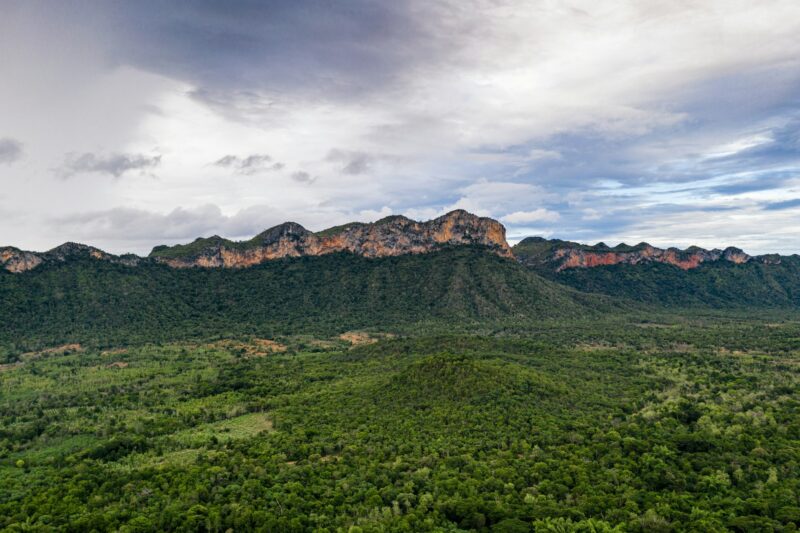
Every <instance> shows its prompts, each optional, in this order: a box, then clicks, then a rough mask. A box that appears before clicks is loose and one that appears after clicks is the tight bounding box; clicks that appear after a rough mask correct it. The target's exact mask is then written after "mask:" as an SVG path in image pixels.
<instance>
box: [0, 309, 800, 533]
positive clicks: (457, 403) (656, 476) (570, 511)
mask: <svg viewBox="0 0 800 533" xmlns="http://www.w3.org/2000/svg"><path fill="white" fill-rule="evenodd" d="M734 333H738V334H734ZM373 337H375V340H377V337H376V336H373ZM383 337H384V338H383V339H382V340H380V341H379V342H375V343H372V344H360V345H355V346H351V345H350V343H348V342H345V341H343V340H340V339H338V338H336V337H334V338H327V339H322V338H313V337H311V336H287V337H282V338H280V339H278V340H279V341H280V342H281V343H282V344H281V345H276V344H273V343H270V342H265V341H259V340H257V339H250V340H243V341H241V342H239V341H219V342H214V343H206V344H187V343H171V344H153V345H146V346H140V347H127V348H120V349H115V350H108V351H105V352H102V351H98V350H91V349H89V350H83V349H81V348H79V347H74V346H73V347H69V348H67V350H71V353H70V352H69V351H62V352H57V351H51V352H45V353H38V354H28V355H26V356H25V357H24V358H23V361H22V362H20V363H18V364H16V365H14V366H12V367H6V368H5V369H4V371H3V372H0V386H1V387H0V390H2V396H0V529H3V528H6V529H8V530H9V531H21V530H40V531H47V530H60V529H69V530H74V531H90V530H112V529H119V530H121V531H156V530H184V531H225V530H226V529H228V528H232V529H234V530H237V531H238V530H244V529H255V528H263V529H266V530H270V531H308V530H317V531H351V532H355V531H433V530H437V531H462V530H467V531H469V530H472V531H584V532H590V531H600V532H602V531H648V532H652V531H723V530H731V531H794V530H795V529H796V526H797V525H798V524H800V501H798V495H799V494H800V446H798V443H800V399H799V398H798V396H797V390H798V385H800V383H798V381H799V380H800V374H798V369H800V352H798V350H799V349H800V322H798V321H797V320H783V321H775V322H757V321H752V320H750V321H742V320H738V319H725V318H716V319H713V320H711V319H710V318H708V317H707V318H697V319H693V320H691V321H686V320H683V319H681V320H673V321H669V322H660V323H653V322H639V323H625V322H607V323H602V324H592V323H590V322H576V323H564V324H562V325H561V326H559V327H556V326H553V327H552V328H545V329H541V328H540V329H539V331H538V332H537V333H536V334H535V335H533V334H531V333H527V334H522V335H514V336H508V335H506V336H497V335H495V336H481V337H476V336H467V335H460V336H427V335H414V336H405V337H397V338H391V337H389V338H386V336H383ZM346 338H347V339H350V340H352V341H353V342H356V343H362V342H364V341H366V340H367V337H366V336H365V335H351V336H349V337H346ZM281 350H283V351H281Z"/></svg>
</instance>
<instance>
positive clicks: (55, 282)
mask: <svg viewBox="0 0 800 533" xmlns="http://www.w3.org/2000/svg"><path fill="white" fill-rule="evenodd" d="M0 301H2V302H3V305H2V306H0V344H2V346H4V347H5V350H6V353H7V354H12V353H19V352H20V351H23V350H27V349H31V348H35V347H40V346H46V345H53V344H63V343H68V342H81V343H84V344H87V343H88V344H92V345H97V346H104V345H109V344H114V343H119V342H152V341H156V340H164V339H176V338H208V337H209V336H215V335H216V336H219V335H235V334H260V335H274V334H278V333H286V332H293V333H297V332H313V333H325V334H332V333H335V332H341V331H345V330H348V329H353V328H366V327H379V328H384V329H385V328H389V329H396V328H400V327H403V326H404V325H410V324H415V323H419V322H424V321H440V322H450V323H452V322H454V321H462V322H463V321H469V320H493V319H506V320H519V321H525V320H546V319H550V318H559V317H560V318H565V317H578V316H588V315H591V314H593V313H598V312H601V311H602V310H603V309H607V308H610V307H611V304H610V303H609V301H608V299H607V298H601V297H592V296H585V295H582V294H580V293H578V292H577V291H574V290H572V289H569V288H566V287H563V286H561V285H558V284H556V283H553V282H550V281H547V280H545V279H543V278H541V277H540V276H539V275H537V274H536V273H534V272H532V271H530V270H527V269H525V268H524V267H522V266H520V265H519V264H517V263H516V262H514V261H513V260H510V259H505V258H501V257H498V256H497V255H496V254H493V253H487V252H486V251H485V250H484V249H483V248H480V247H458V248H451V249H446V250H443V251H441V252H437V253H431V254H422V255H404V256H400V257H388V258H378V259H365V258H362V257H357V256H354V255H352V254H347V253H341V254H332V255H328V256H322V257H305V258H296V259H281V260H273V261H267V262H265V263H263V264H260V265H256V266H252V267H250V268H245V269H219V268H212V269H203V268H191V269H174V268H170V267H168V266H165V265H159V264H155V263H152V262H143V263H141V264H139V265H138V266H126V265H124V264H118V263H112V262H108V261H97V260H94V259H91V258H74V259H70V260H67V261H65V262H58V263H48V264H44V265H41V266H39V267H38V268H36V269H33V270H30V271H28V272H23V273H19V274H11V273H8V272H2V271H0ZM7 356H8V355H7Z"/></svg>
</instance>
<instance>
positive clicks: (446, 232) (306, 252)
mask: <svg viewBox="0 0 800 533" xmlns="http://www.w3.org/2000/svg"><path fill="white" fill-rule="evenodd" d="M505 234H506V231H505V228H504V227H503V225H502V224H500V223H499V222H498V221H496V220H493V219H491V218H486V217H478V216H475V215H473V214H470V213H468V212H466V211H464V210H455V211H451V212H449V213H447V214H445V215H443V216H441V217H439V218H436V219H434V220H430V221H427V222H417V221H414V220H411V219H409V218H407V217H404V216H400V215H394V216H389V217H386V218H383V219H381V220H378V221H377V222H373V223H361V222H351V223H349V224H344V225H342V226H336V227H333V228H329V229H326V230H324V231H320V232H311V231H309V230H307V229H305V228H304V227H303V226H301V225H300V224H297V223H295V222H285V223H283V224H280V225H278V226H275V227H273V228H270V229H267V230H265V231H263V232H262V233H259V234H258V235H256V236H255V237H253V238H252V239H249V240H246V241H232V240H229V239H225V238H223V237H220V236H217V235H215V236H213V237H208V238H197V239H196V240H195V241H193V242H191V243H188V244H179V245H175V246H167V245H161V246H156V247H155V248H153V250H152V252H151V253H150V254H149V255H148V256H147V257H146V258H142V257H139V256H136V255H133V254H125V255H121V256H115V255H112V254H109V253H106V252H104V251H103V250H100V249H98V248H94V247H91V246H87V245H85V244H77V243H70V242H68V243H65V244H62V245H61V246H58V247H56V248H54V249H52V250H50V251H47V252H42V253H38V252H30V251H24V250H20V249H18V248H14V247H10V246H8V247H2V248H0V266H2V267H3V268H4V269H5V270H7V271H9V272H13V273H20V272H25V271H28V270H32V269H34V268H36V267H38V266H40V265H43V264H48V263H53V262H63V261H66V260H67V259H69V258H73V257H79V256H83V257H91V258H93V259H97V260H102V261H108V262H112V263H119V264H124V265H128V266H137V265H139V264H141V263H142V262H144V261H146V260H149V261H151V262H155V263H162V264H166V265H168V266H170V267H173V268H189V267H206V268H210V267H224V268H245V267H251V266H254V265H257V264H260V263H263V262H265V261H270V260H275V259H282V258H291V257H307V256H321V255H328V254H332V253H339V252H346V253H350V254H353V255H357V256H362V257H367V258H379V257H394V256H401V255H407V254H423V253H431V252H435V251H439V250H441V249H443V248H446V247H452V246H463V245H472V246H480V247H483V248H485V249H486V251H488V252H490V253H494V254H496V255H498V256H500V257H506V258H512V259H516V260H517V261H518V262H519V263H521V264H523V265H525V266H528V267H532V268H535V269H537V270H539V271H553V272H561V271H564V270H568V269H574V268H594V267H607V266H612V265H643V264H650V263H661V264H666V265H672V266H674V267H677V268H679V269H681V270H691V269H695V268H698V267H699V266H700V265H703V264H705V263H715V262H719V261H723V262H729V263H733V264H736V265H742V264H748V263H749V264H753V263H757V264H764V265H779V264H781V263H782V262H783V261H784V258H783V257H781V256H780V255H777V254H770V255H761V256H750V255H748V254H746V253H745V252H743V251H742V250H740V249H738V248H734V247H728V248H725V249H724V250H720V249H713V250H706V249H704V248H700V247H697V246H691V247H689V248H687V249H685V250H680V249H678V248H667V249H662V248H657V247H655V246H651V245H650V244H648V243H645V242H642V243H639V244H637V245H634V246H629V245H626V244H619V245H617V246H615V247H609V246H607V245H605V244H604V243H598V244H595V245H587V244H580V243H576V242H570V241H563V240H559V239H552V240H548V239H544V238H541V237H528V238H526V239H524V240H522V241H521V242H519V243H518V244H516V245H515V246H514V247H513V248H512V247H510V246H509V244H508V242H507V241H506V237H505ZM791 257H792V258H796V257H797V256H796V255H795V256H791Z"/></svg>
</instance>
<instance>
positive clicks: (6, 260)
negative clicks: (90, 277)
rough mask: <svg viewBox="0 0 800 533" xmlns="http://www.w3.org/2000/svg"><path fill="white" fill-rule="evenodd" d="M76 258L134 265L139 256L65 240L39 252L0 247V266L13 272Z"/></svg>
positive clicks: (139, 259) (137, 261)
mask: <svg viewBox="0 0 800 533" xmlns="http://www.w3.org/2000/svg"><path fill="white" fill-rule="evenodd" d="M77 258H91V259H99V260H103V261H109V262H112V263H121V264H126V265H130V266H133V265H136V264H138V263H139V261H141V258H139V257H136V256H134V255H124V256H116V255H111V254H108V253H106V252H104V251H103V250H100V249H98V248H94V247H92V246H86V245H85V244H78V243H74V242H66V243H64V244H62V245H61V246H57V247H55V248H53V249H52V250H49V251H47V252H41V253H38V252H26V251H24V250H20V249H18V248H14V247H11V246H7V247H4V248H0V268H4V269H5V270H8V271H9V272H14V273H19V272H25V271H26V270H31V269H33V268H36V267H38V266H39V265H41V264H44V263H59V262H64V261H67V260H69V259H77Z"/></svg>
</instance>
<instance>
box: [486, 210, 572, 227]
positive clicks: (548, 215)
mask: <svg viewBox="0 0 800 533" xmlns="http://www.w3.org/2000/svg"><path fill="white" fill-rule="evenodd" d="M559 218H561V215H559V214H558V212H557V211H551V210H549V209H545V208H543V207H540V208H538V209H534V210H533V211H514V212H513V213H510V214H508V215H505V216H504V217H503V218H501V219H500V220H501V221H503V222H507V223H508V224H529V223H531V222H556V221H557V220H558V219H559Z"/></svg>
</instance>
